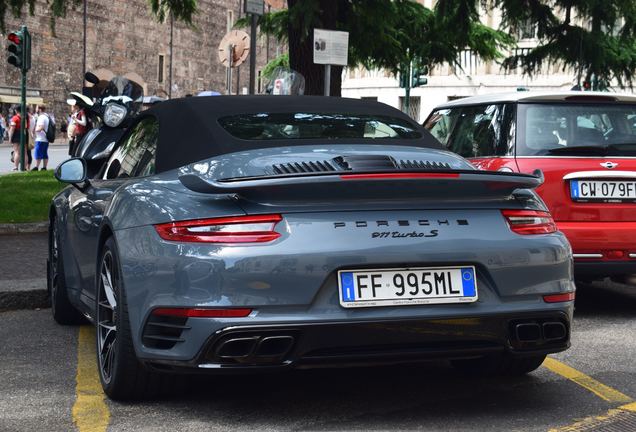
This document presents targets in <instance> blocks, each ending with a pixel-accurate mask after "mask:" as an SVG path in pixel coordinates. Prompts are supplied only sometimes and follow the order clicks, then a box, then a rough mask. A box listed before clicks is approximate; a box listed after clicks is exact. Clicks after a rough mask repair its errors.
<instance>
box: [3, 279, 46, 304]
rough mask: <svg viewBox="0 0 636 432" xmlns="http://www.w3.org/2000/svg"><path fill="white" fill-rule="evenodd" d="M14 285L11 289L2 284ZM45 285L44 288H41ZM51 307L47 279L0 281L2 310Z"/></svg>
mask: <svg viewBox="0 0 636 432" xmlns="http://www.w3.org/2000/svg"><path fill="white" fill-rule="evenodd" d="M9 284H10V285H12V286H11V288H10V289H6V287H2V285H9ZM40 287H44V288H40ZM48 307H50V300H49V296H48V292H47V290H46V279H27V280H12V281H6V280H3V281H0V311H9V310H19V309H38V308H39V309H44V308H48Z"/></svg>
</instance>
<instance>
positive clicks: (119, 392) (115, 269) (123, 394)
mask: <svg viewBox="0 0 636 432" xmlns="http://www.w3.org/2000/svg"><path fill="white" fill-rule="evenodd" d="M120 269H121V267H120V264H119V258H118V256H117V250H116V247H115V241H114V240H113V238H112V237H111V238H109V239H108V240H106V243H105V244H104V247H103V248H102V252H101V254H100V260H99V267H98V273H97V278H96V285H97V291H96V293H97V296H96V305H95V309H96V310H95V324H96V326H95V328H96V331H97V337H96V341H97V367H98V369H99V379H100V381H101V384H102V388H103V390H104V393H106V395H108V397H109V398H111V399H113V400H119V401H126V400H139V399H147V398H152V397H155V396H157V395H158V394H159V393H160V390H162V389H163V388H164V387H166V385H165V383H164V382H166V381H168V380H169V379H170V378H171V377H170V376H169V375H164V374H157V373H155V372H152V371H150V370H148V369H147V368H146V367H144V365H143V364H141V362H139V360H138V359H137V356H136V354H135V348H134V346H133V342H132V333H131V329H130V321H129V319H128V307H127V304H126V295H125V292H124V290H123V286H122V281H121V270H120Z"/></svg>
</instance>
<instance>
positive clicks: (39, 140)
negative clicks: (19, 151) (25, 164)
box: [33, 105, 53, 171]
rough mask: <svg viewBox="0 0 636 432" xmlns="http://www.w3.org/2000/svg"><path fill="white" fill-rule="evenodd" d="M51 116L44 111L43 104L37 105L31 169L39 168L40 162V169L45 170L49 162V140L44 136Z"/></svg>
mask: <svg viewBox="0 0 636 432" xmlns="http://www.w3.org/2000/svg"><path fill="white" fill-rule="evenodd" d="M52 121H53V120H51V117H50V116H49V115H48V114H47V113H46V107H45V106H44V105H40V106H38V117H37V120H36V123H35V132H34V134H35V155H34V156H35V167H33V171H37V170H39V169H40V162H42V170H43V171H46V167H47V165H48V163H49V140H48V139H47V138H46V131H47V130H48V129H49V122H52Z"/></svg>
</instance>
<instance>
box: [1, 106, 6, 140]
mask: <svg viewBox="0 0 636 432" xmlns="http://www.w3.org/2000/svg"><path fill="white" fill-rule="evenodd" d="M6 131H7V120H6V119H5V118H4V116H3V115H2V113H0V144H1V143H2V142H3V141H4V136H5V133H6Z"/></svg>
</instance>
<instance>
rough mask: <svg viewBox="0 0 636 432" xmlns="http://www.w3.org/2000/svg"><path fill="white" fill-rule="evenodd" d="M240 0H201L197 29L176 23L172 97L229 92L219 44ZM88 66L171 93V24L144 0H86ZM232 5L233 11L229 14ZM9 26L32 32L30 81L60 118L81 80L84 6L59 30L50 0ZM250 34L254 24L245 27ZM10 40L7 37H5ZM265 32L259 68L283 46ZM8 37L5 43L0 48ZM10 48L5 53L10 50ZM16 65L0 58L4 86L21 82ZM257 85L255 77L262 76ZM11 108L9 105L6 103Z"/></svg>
mask: <svg viewBox="0 0 636 432" xmlns="http://www.w3.org/2000/svg"><path fill="white" fill-rule="evenodd" d="M242 3H243V2H242V0H199V13H198V15H197V16H196V18H195V22H194V24H195V27H196V28H195V29H192V28H188V27H187V26H185V25H184V24H182V23H175V25H174V44H173V45H174V49H173V52H174V54H173V56H174V60H173V63H174V67H173V78H172V82H173V85H172V97H183V96H185V95H186V94H196V93H197V92H199V91H202V90H216V91H219V92H221V93H225V87H226V68H225V67H223V66H222V65H221V64H220V63H219V61H218V54H217V52H218V45H219V42H220V41H221V39H222V38H223V36H224V35H225V33H226V31H227V25H228V14H231V15H233V18H234V21H236V19H238V18H239V17H240V16H242ZM87 11H88V13H87V44H86V56H87V60H86V62H87V70H89V71H92V70H97V69H106V70H109V71H112V72H113V73H115V74H122V75H123V74H125V73H128V72H134V73H137V74H138V75H139V76H141V77H142V79H143V80H144V81H145V84H146V90H147V94H149V95H158V96H162V97H166V96H167V94H168V90H169V89H168V77H169V66H170V59H169V38H170V24H169V23H165V24H160V23H158V22H156V20H155V19H154V18H153V17H152V16H151V14H150V10H149V7H148V2H147V0H114V1H103V0H87ZM228 11H232V12H228ZM6 18H7V19H6V28H7V31H13V30H17V29H19V28H20V26H21V25H23V24H25V25H27V26H28V28H29V31H30V32H31V34H32V69H31V71H30V72H29V75H28V77H29V78H28V87H29V88H33V89H38V90H40V91H41V94H42V96H43V98H44V100H45V103H46V104H47V105H48V106H52V107H53V111H54V113H55V114H56V116H59V115H61V114H63V113H65V112H66V111H67V110H68V106H66V104H65V100H66V99H67V95H68V93H69V92H71V91H79V90H81V86H82V57H83V7H82V6H81V5H80V6H78V7H76V8H70V9H69V10H68V12H67V14H66V17H64V18H58V19H57V20H56V26H55V32H56V35H55V36H54V35H53V33H52V31H51V28H50V12H49V8H48V5H47V2H46V0H37V2H36V7H35V15H34V16H29V15H27V14H25V15H24V16H23V17H22V18H19V19H16V18H13V17H12V16H9V15H7V17H6ZM245 31H246V32H248V33H249V29H245ZM2 38H3V40H5V41H6V35H3V36H2ZM266 46H267V37H265V36H262V35H259V37H258V39H257V50H256V52H257V63H256V69H257V71H258V70H260V69H261V68H262V67H264V66H265V64H266V62H267V59H270V60H271V59H272V58H274V57H275V56H276V54H277V53H278V52H284V51H283V49H284V47H281V46H279V44H278V43H277V42H276V41H275V40H274V39H273V38H270V40H269V48H270V49H269V52H266V49H265V48H266ZM5 47H6V42H4V43H3V49H4V48H5ZM5 52H6V51H5ZM160 55H163V56H164V70H163V81H162V82H159V56H160ZM233 78H234V80H233V93H236V92H237V88H238V90H239V92H241V91H242V89H243V87H248V85H249V60H248V61H247V62H246V63H244V64H243V66H242V67H240V68H238V73H237V70H236V69H235V72H234V77H233ZM19 85H20V74H19V71H18V70H17V69H16V68H14V67H13V66H10V65H9V64H7V62H6V55H5V56H4V59H3V60H2V61H1V62H0V86H10V87H19ZM257 87H258V82H257ZM4 108H5V109H6V106H5V107H4Z"/></svg>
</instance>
